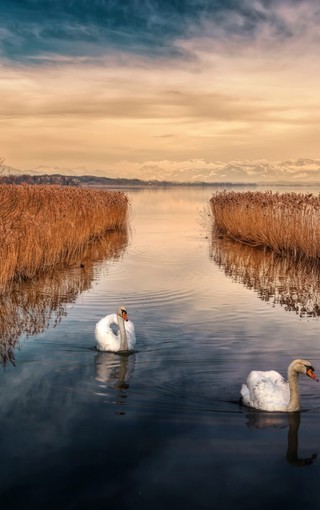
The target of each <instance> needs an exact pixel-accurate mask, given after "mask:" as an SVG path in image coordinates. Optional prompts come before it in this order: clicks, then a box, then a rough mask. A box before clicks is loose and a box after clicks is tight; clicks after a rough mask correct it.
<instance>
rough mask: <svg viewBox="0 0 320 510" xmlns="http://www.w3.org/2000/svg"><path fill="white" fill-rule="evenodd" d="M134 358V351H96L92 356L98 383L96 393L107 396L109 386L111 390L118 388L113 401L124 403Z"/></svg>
mask: <svg viewBox="0 0 320 510" xmlns="http://www.w3.org/2000/svg"><path fill="white" fill-rule="evenodd" d="M135 360H136V356H135V354H134V353H128V354H125V355H115V354H114V353H111V352H98V353H97V354H96V356H95V358H94V370H95V379H96V381H97V382H98V383H99V391H98V392H97V393H96V394H97V395H101V396H102V397H107V396H108V389H110V387H111V388H112V389H113V390H119V393H116V400H115V401H113V403H114V404H116V405H118V406H123V405H126V402H125V399H126V398H127V396H128V393H127V390H128V389H129V383H128V381H129V380H130V378H131V377H132V375H133V372H134V366H135ZM113 397H114V393H113V395H112V398H113ZM120 414H124V412H122V413H120Z"/></svg>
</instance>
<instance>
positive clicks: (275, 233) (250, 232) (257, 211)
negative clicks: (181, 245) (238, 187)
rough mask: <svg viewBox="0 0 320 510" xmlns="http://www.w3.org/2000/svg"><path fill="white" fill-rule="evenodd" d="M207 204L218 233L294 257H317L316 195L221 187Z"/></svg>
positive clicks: (319, 222) (319, 203)
mask: <svg viewBox="0 0 320 510" xmlns="http://www.w3.org/2000/svg"><path fill="white" fill-rule="evenodd" d="M210 207H211V212H212V214H213V219H214V228H215V230H216V233H217V234H218V235H220V236H226V237H228V238H230V239H233V240H236V241H240V242H242V243H246V244H250V245H252V246H260V247H266V248H269V249H271V250H272V251H273V252H275V253H277V254H279V255H291V256H293V258H294V259H296V260H300V259H312V260H318V259H319V257H320V195H318V196H315V195H313V194H312V193H308V194H303V193H278V192H275V193H273V192H272V191H266V192H261V191H247V192H244V193H241V192H235V191H223V192H217V193H215V194H214V195H213V197H212V198H211V200H210Z"/></svg>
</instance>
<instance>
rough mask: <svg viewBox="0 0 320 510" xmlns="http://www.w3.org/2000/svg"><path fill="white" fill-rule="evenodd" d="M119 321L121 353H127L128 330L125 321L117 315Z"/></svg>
mask: <svg viewBox="0 0 320 510" xmlns="http://www.w3.org/2000/svg"><path fill="white" fill-rule="evenodd" d="M117 320H118V324H119V329H120V349H119V350H120V351H127V350H128V340H127V333H126V328H125V325H124V319H123V318H122V317H120V316H119V315H117Z"/></svg>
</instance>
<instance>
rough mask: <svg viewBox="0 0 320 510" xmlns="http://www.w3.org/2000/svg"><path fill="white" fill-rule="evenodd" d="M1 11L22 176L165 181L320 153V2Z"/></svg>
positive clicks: (11, 3) (10, 156)
mask: <svg viewBox="0 0 320 510" xmlns="http://www.w3.org/2000/svg"><path fill="white" fill-rule="evenodd" d="M0 12H1V16H0V62H1V63H0V65H1V74H0V93H1V102H0V155H1V156H2V157H4V158H5V159H6V162H7V164H8V165H10V166H12V167H14V168H19V169H32V168H36V167H39V166H56V167H62V168H75V167H77V168H78V167H81V168H82V169H84V171H87V170H88V171H95V170H96V169H99V170H100V171H101V172H105V174H106V175H111V174H121V176H122V177H125V176H127V175H128V176H132V175H134V174H135V172H136V174H137V175H138V176H139V177H141V176H143V172H144V171H146V175H147V174H148V176H149V175H150V169H152V172H151V173H152V175H154V176H159V178H160V177H163V175H166V172H167V171H169V169H172V168H174V169H175V171H176V172H177V171H179V169H183V168H191V167H192V168H197V167H201V168H205V167H208V168H211V167H212V166H214V165H216V164H217V162H224V163H227V162H230V161H237V162H238V163H239V161H240V162H241V161H247V162H248V161H249V162H250V161H251V162H252V161H256V160H259V161H260V160H263V161H266V160H267V161H285V160H288V159H293V160H296V159H299V158H309V159H317V158H320V149H319V140H320V59H319V53H320V31H319V26H320V2H319V1H318V0H314V1H313V0H238V1H232V0H2V1H1V7H0ZM319 167H320V164H319ZM148 172H149V173H148Z"/></svg>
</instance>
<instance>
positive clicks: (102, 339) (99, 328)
mask: <svg viewBox="0 0 320 510" xmlns="http://www.w3.org/2000/svg"><path fill="white" fill-rule="evenodd" d="M112 324H115V325H116V327H117V328H119V329H118V331H117V333H116V334H115V333H114V332H113V331H112V329H111V325H112ZM94 336H95V339H96V341H97V349H98V351H111V352H128V351H133V350H134V347H135V344H136V335H135V331H134V325H133V323H132V322H131V321H129V319H128V312H127V309H126V307H125V306H120V307H119V308H118V311H117V313H112V314H110V315H107V316H106V317H103V318H102V319H101V320H100V321H99V322H97V324H96V327H95V331H94Z"/></svg>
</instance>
